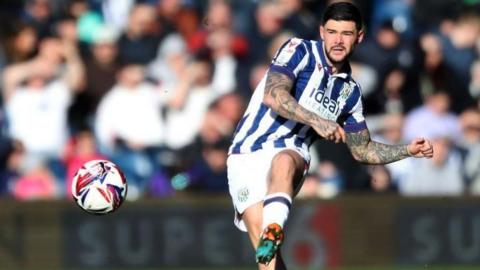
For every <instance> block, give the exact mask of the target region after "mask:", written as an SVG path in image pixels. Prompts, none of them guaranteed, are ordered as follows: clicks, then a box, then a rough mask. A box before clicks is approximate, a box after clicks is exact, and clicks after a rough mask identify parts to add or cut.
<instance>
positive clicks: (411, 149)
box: [346, 129, 433, 164]
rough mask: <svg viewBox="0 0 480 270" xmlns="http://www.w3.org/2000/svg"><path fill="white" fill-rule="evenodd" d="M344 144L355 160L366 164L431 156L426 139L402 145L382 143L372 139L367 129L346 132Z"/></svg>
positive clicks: (430, 147)
mask: <svg viewBox="0 0 480 270" xmlns="http://www.w3.org/2000/svg"><path fill="white" fill-rule="evenodd" d="M346 144H347V146H348V148H349V149H350V152H351V153H352V155H353V157H354V158H355V159H356V160H357V161H359V162H362V163H367V164H386V163H391V162H395V161H398V160H401V159H404V158H407V157H417V158H422V157H425V158H431V157H432V156H433V147H432V143H431V142H430V141H429V140H427V139H424V138H417V139H414V140H412V141H411V142H410V144H404V145H390V144H384V143H380V142H376V141H372V140H371V138H370V132H369V131H368V129H362V130H360V131H358V132H352V133H350V132H347V134H346Z"/></svg>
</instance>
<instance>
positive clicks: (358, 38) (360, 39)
mask: <svg viewBox="0 0 480 270" xmlns="http://www.w3.org/2000/svg"><path fill="white" fill-rule="evenodd" d="M364 37H365V31H363V29H362V30H360V31H358V36H357V42H356V43H357V44H358V43H361V42H362V41H363V38H364Z"/></svg>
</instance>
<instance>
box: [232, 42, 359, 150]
mask: <svg viewBox="0 0 480 270" xmlns="http://www.w3.org/2000/svg"><path fill="white" fill-rule="evenodd" d="M269 69H270V70H271V71H275V72H280V73H282V74H285V75H287V76H288V77H289V78H291V79H292V80H293V81H294V84H293V87H292V90H291V95H292V96H293V97H294V98H295V99H296V100H297V101H298V103H299V104H300V105H301V106H303V107H304V108H306V109H308V110H310V111H312V112H315V113H316V114H318V115H320V116H321V117H322V118H324V119H329V120H332V121H336V122H338V123H339V124H340V125H341V126H343V128H344V129H345V131H346V132H358V131H360V130H362V129H365V128H367V127H366V124H365V119H364V116H363V109H362V100H361V96H362V94H361V90H360V87H359V85H358V84H357V83H356V82H355V81H354V80H353V78H352V76H351V69H350V65H349V64H348V63H346V64H345V65H344V67H343V70H340V71H339V72H338V73H337V74H332V72H331V67H329V65H328V64H327V58H326V55H325V53H324V49H323V42H322V41H321V40H320V41H311V40H302V39H298V38H292V39H290V40H288V41H287V42H286V43H285V44H283V45H282V47H281V48H280V49H279V51H278V52H277V54H276V55H275V57H274V59H273V60H272V63H271V65H270V68H269ZM266 77H267V75H265V76H264V77H263V79H262V81H261V82H260V83H259V85H258V86H257V88H256V89H255V91H254V93H253V95H252V98H251V100H250V103H249V104H248V107H247V110H246V111H245V114H244V115H243V117H242V119H241V120H240V122H239V123H238V125H237V128H236V130H235V135H234V138H233V142H232V145H231V146H230V149H229V153H230V154H240V153H251V152H254V151H257V150H259V149H272V148H294V149H298V150H299V151H301V152H302V154H304V157H306V158H309V156H310V155H309V154H308V148H309V147H310V145H311V144H312V143H313V141H314V140H315V139H316V138H318V137H319V136H318V135H317V133H316V132H315V130H314V129H312V128H311V127H310V126H308V125H304V124H302V123H299V122H296V121H293V120H289V119H286V118H284V117H282V116H280V115H278V114H277V113H275V112H274V111H272V110H271V109H270V108H269V107H267V106H266V105H265V104H263V96H264V91H265V84H266Z"/></svg>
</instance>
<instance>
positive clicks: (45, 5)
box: [22, 0, 53, 39]
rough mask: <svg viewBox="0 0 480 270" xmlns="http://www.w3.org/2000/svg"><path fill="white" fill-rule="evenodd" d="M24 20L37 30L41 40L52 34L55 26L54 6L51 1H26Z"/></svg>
mask: <svg viewBox="0 0 480 270" xmlns="http://www.w3.org/2000/svg"><path fill="white" fill-rule="evenodd" d="M22 20H23V21H24V22H25V23H26V24H28V25H31V26H33V28H35V32H37V35H38V36H39V38H40V39H43V38H44V37H47V36H48V35H50V34H51V29H52V25H53V14H52V6H51V3H50V1H49V0H27V1H25V7H24V13H23V16H22Z"/></svg>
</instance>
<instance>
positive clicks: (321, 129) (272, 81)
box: [263, 70, 345, 143]
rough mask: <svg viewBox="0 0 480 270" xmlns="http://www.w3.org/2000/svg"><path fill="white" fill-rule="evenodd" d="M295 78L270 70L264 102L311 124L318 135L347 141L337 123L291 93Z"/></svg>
mask: <svg viewBox="0 0 480 270" xmlns="http://www.w3.org/2000/svg"><path fill="white" fill-rule="evenodd" d="M292 87H293V80H292V79H291V78H290V77H288V76H287V75H285V74H283V73H280V72H275V71H271V70H270V71H269V72H268V74H267V82H266V85H265V93H264V97H263V103H264V104H265V105H266V106H268V107H269V108H271V109H272V110H273V111H274V112H275V113H277V114H278V115H280V116H282V117H285V118H287V119H290V120H293V121H296V122H300V123H303V124H306V125H309V126H311V127H312V128H313V129H314V130H315V131H316V132H317V133H318V135H320V136H322V137H323V138H325V139H328V140H332V141H335V142H337V143H338V142H345V132H344V131H343V129H342V127H340V125H338V124H337V123H335V122H333V121H330V120H326V119H323V118H321V117H320V116H318V115H317V114H315V113H313V112H311V111H309V110H307V109H305V108H304V107H302V106H300V105H299V104H298V102H297V100H296V99H295V98H294V97H293V96H292V95H291V94H290V91H291V89H292Z"/></svg>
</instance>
